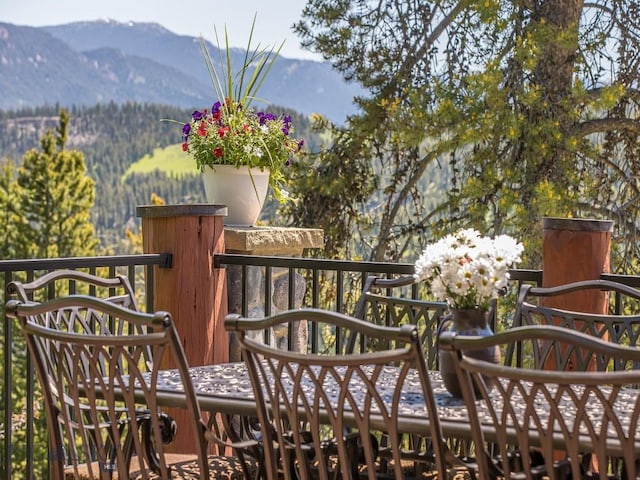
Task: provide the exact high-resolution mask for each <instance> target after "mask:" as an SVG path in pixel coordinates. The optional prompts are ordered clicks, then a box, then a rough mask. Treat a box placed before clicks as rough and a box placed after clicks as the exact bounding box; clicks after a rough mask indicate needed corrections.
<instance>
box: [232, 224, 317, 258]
mask: <svg viewBox="0 0 640 480" xmlns="http://www.w3.org/2000/svg"><path fill="white" fill-rule="evenodd" d="M224 242H225V252H226V253H241V254H246V255H263V256H269V255H285V256H292V257H299V256H301V255H302V253H303V251H304V249H305V248H322V247H323V245H324V231H323V230H322V229H320V228H297V227H271V226H252V227H239V226H225V227H224Z"/></svg>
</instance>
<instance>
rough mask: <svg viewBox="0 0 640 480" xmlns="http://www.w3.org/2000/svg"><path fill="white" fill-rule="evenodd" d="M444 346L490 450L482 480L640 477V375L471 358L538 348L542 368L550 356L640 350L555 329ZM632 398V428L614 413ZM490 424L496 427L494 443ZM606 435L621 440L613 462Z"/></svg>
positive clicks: (450, 341)
mask: <svg viewBox="0 0 640 480" xmlns="http://www.w3.org/2000/svg"><path fill="white" fill-rule="evenodd" d="M439 343H440V347H441V348H443V349H446V350H449V351H452V352H454V355H453V356H454V363H455V367H456V371H457V374H458V377H459V378H460V381H461V385H462V391H463V397H464V400H465V403H466V405H467V409H468V412H469V421H470V422H471V432H472V437H473V440H474V443H475V444H476V447H477V448H478V446H480V449H482V448H483V447H482V446H486V449H485V454H484V455H480V454H478V456H477V468H478V476H479V478H505V479H516V478H518V479H542V478H549V479H552V480H554V479H564V478H573V479H574V480H575V479H579V478H599V479H601V480H604V479H611V478H637V476H638V475H640V471H639V470H638V458H639V457H640V428H638V420H639V418H640V395H638V391H637V390H635V389H633V388H630V386H633V385H636V384H638V383H639V382H640V370H625V371H617V372H613V371H599V372H591V371H589V372H584V371H556V370H540V369H539V368H536V365H535V363H536V362H532V364H530V365H528V368H525V367H517V366H503V365H495V364H492V363H489V362H485V361H482V360H478V359H474V358H471V357H467V356H465V355H464V351H466V350H472V349H475V348H486V347H490V346H495V345H499V346H501V348H503V349H505V348H508V347H509V346H512V345H515V344H521V345H526V344H531V345H532V347H531V349H527V350H529V351H531V350H536V352H537V353H536V356H537V360H539V361H542V362H544V361H545V360H546V359H547V358H548V357H549V356H556V357H557V358H556V360H561V356H562V355H563V353H562V352H566V351H571V352H581V353H580V356H581V357H583V358H593V357H603V358H610V359H614V358H616V359H621V360H623V361H626V362H637V361H640V349H639V348H635V347H627V346H622V345H616V344H613V343H611V342H608V341H603V340H602V339H599V338H595V337H593V336H592V335H589V334H585V333H582V332H577V331H572V330H569V329H567V328H563V327H558V326H553V325H534V326H522V327H514V328H511V329H507V330H504V331H502V332H500V333H497V334H496V335H494V336H492V337H483V338H480V337H473V336H463V335H459V334H456V333H453V332H445V333H443V334H442V336H441V337H440V342H439ZM560 364H561V363H560V362H559V363H558V365H560ZM474 387H475V388H474ZM474 392H477V393H474ZM625 395H634V398H635V400H634V401H633V403H632V404H631V406H630V408H631V412H630V413H631V422H630V423H629V424H625V423H624V422H621V420H620V419H619V418H618V417H617V416H616V414H615V411H614V409H613V405H614V403H615V402H616V401H618V400H619V399H620V398H622V397H623V396H625ZM480 402H481V403H482V404H483V405H482V408H479V407H478V405H479V403H480ZM481 411H482V412H488V413H486V415H487V417H480V412H481ZM483 419H486V420H487V421H486V423H490V424H491V425H493V427H492V428H491V429H490V431H491V435H490V438H487V435H488V433H487V432H488V431H489V429H487V428H486V427H483ZM607 429H608V430H609V431H612V430H613V431H615V432H616V435H617V436H618V440H617V448H618V450H619V451H618V452H616V453H615V455H614V456H611V450H608V449H607V448H605V446H606V445H605V443H606V442H605V439H606V437H607ZM586 445H588V447H587V446H586ZM490 449H497V452H494V451H493V450H491V451H490ZM562 452H564V453H565V455H564V456H563V458H560V459H559V458H558V454H559V453H562ZM593 459H596V462H595V463H594V462H593ZM614 463H615V464H616V465H615V468H614V465H613V464H614ZM597 466H600V467H597ZM596 468H599V471H598V470H597V469H596Z"/></svg>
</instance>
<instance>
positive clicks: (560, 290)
mask: <svg viewBox="0 0 640 480" xmlns="http://www.w3.org/2000/svg"><path fill="white" fill-rule="evenodd" d="M589 291H592V292H594V294H596V295H602V296H603V298H604V305H605V307H607V306H608V312H607V313H585V312H579V311H575V310H566V309H562V308H555V307H550V306H546V305H545V304H544V301H545V299H549V298H553V297H559V296H560V295H572V294H580V295H584V294H585V292H589ZM622 301H624V302H626V305H624V308H623V305H622ZM521 325H557V326H561V327H564V328H568V329H570V330H574V331H579V332H583V333H588V334H590V335H592V336H594V337H597V338H601V339H603V340H608V341H611V342H613V343H618V344H623V345H631V346H636V345H638V338H639V337H640V290H637V289H635V288H632V287H629V286H627V285H624V284H622V283H618V282H612V281H608V280H585V281H581V282H574V283H569V284H565V285H560V286H557V287H547V288H545V287H534V286H532V285H522V286H521V288H520V292H519V295H518V301H517V305H516V315H515V319H514V326H521ZM514 350H515V352H516V358H512V354H513V351H509V352H507V358H506V363H507V364H510V363H511V362H515V364H516V365H522V361H523V359H522V358H521V357H522V351H521V350H518V349H517V348H515V349H514ZM560 360H561V361H562V362H563V364H564V366H565V367H568V362H572V363H574V362H575V361H576V358H575V357H573V358H570V357H569V356H565V358H562V359H560ZM584 360H585V361H587V362H589V363H588V364H572V365H571V368H572V369H575V370H585V369H587V365H591V368H592V369H595V370H604V369H606V368H611V367H612V366H613V369H615V370H624V369H626V368H640V364H629V363H628V362H625V361H623V360H622V359H614V360H615V361H614V362H613V365H611V362H610V360H611V358H609V357H606V356H605V357H599V358H597V359H594V358H585V359H584Z"/></svg>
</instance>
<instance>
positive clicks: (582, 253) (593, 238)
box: [542, 217, 613, 313]
mask: <svg viewBox="0 0 640 480" xmlns="http://www.w3.org/2000/svg"><path fill="white" fill-rule="evenodd" d="M542 228H543V244H542V286H543V287H555V286H557V285H562V284H565V283H571V282H578V281H580V280H594V279H598V278H600V275H601V274H602V273H609V272H610V271H611V265H610V248H611V231H612V230H613V221H611V220H591V219H580V218H549V217H545V218H543V219H542ZM543 300H544V304H545V305H547V306H550V307H556V308H562V309H565V310H574V311H580V312H587V313H606V312H607V307H608V305H609V303H608V295H607V294H606V292H598V291H588V292H587V291H585V292H574V293H570V294H567V295H562V296H557V297H553V298H545V299H543Z"/></svg>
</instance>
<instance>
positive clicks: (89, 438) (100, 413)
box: [6, 295, 247, 480]
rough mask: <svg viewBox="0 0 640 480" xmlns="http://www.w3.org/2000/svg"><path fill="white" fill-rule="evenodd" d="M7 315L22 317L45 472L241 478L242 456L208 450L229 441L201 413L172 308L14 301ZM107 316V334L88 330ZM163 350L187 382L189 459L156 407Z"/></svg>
mask: <svg viewBox="0 0 640 480" xmlns="http://www.w3.org/2000/svg"><path fill="white" fill-rule="evenodd" d="M6 314H7V316H8V317H11V318H17V319H18V321H19V323H20V327H21V329H22V331H23V333H24V336H25V339H26V342H27V349H28V351H29V354H30V356H31V358H32V360H33V362H34V365H35V369H36V372H37V375H38V378H39V380H40V386H41V388H42V393H43V402H44V404H45V415H46V419H47V425H48V433H49V442H50V452H51V453H50V457H49V465H50V474H51V478H53V479H54V480H59V479H63V478H69V477H71V478H91V479H94V478H100V479H103V478H120V479H124V478H143V479H144V478H163V479H168V478H218V479H224V478H227V479H240V478H245V474H246V471H245V468H247V465H245V464H244V463H242V462H240V461H239V459H238V458H236V457H233V456H223V455H207V449H208V448H209V444H213V445H214V446H215V447H220V448H221V449H222V448H225V447H227V446H228V445H227V444H225V445H224V446H222V445H221V444H220V443H219V442H218V439H217V438H215V437H214V435H213V434H212V432H211V431H209V430H208V429H207V427H206V425H205V423H204V422H203V420H202V418H201V413H200V409H199V406H198V403H197V401H196V397H195V393H194V389H193V385H192V383H191V379H190V377H189V372H188V365H187V361H186V359H185V356H184V351H183V349H182V345H181V343H180V340H179V337H178V334H177V332H176V330H175V326H174V324H173V321H172V318H171V315H170V314H169V313H167V312H156V313H155V314H149V313H142V312H137V311H134V310H131V309H127V308H124V307H122V306H121V305H117V304H114V303H112V302H109V301H106V300H104V299H98V298H95V297H89V296H82V295H69V296H64V297H59V298H55V299H53V300H47V301H44V302H23V301H21V300H10V301H9V302H8V303H7V305H6ZM109 322H112V323H113V324H114V325H117V327H115V328H112V329H111V330H110V333H109V334H101V333H100V332H97V333H94V331H93V329H92V328H91V327H93V325H106V324H108V323H109ZM60 325H65V328H59V327H60ZM148 353H149V355H150V356H149V357H146V355H147V354H148ZM165 355H171V356H172V358H173V362H175V364H176V365H177V369H176V381H180V382H181V383H182V385H183V386H184V391H185V392H184V395H185V403H186V408H187V410H188V412H189V419H190V423H191V427H192V429H193V431H194V437H195V438H194V442H195V443H194V444H195V447H194V448H195V451H194V452H193V454H192V455H182V454H170V453H168V452H167V449H166V446H165V443H166V440H167V438H168V437H170V436H171V428H172V425H171V423H170V422H167V421H166V418H165V417H164V416H163V415H162V414H161V412H160V410H159V404H158V399H157V395H156V386H155V380H156V376H157V373H158V370H159V368H160V365H161V364H162V360H163V358H164V356H165ZM132 384H136V385H137V386H138V387H142V388H136V389H134V388H131V385H132ZM142 411H146V412H148V413H147V415H146V416H142V415H141V413H140V412H142ZM126 412H136V415H126ZM232 447H233V445H232Z"/></svg>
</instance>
